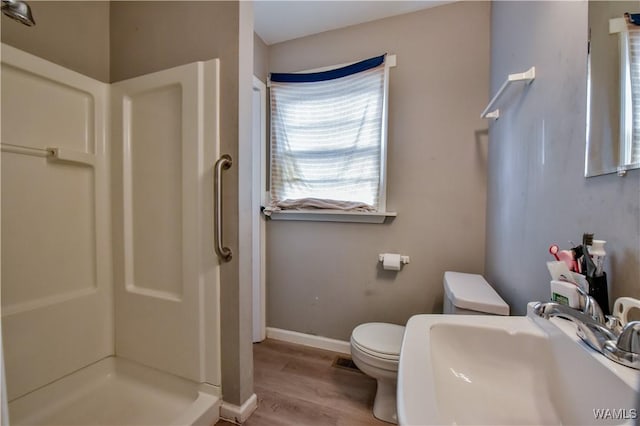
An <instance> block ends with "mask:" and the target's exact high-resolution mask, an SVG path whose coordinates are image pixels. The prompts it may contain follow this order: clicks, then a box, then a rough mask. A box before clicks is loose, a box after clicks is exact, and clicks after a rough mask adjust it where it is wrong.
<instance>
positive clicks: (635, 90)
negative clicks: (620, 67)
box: [623, 30, 640, 164]
mask: <svg viewBox="0 0 640 426" xmlns="http://www.w3.org/2000/svg"><path fill="white" fill-rule="evenodd" d="M628 37H629V41H628V55H629V58H628V59H629V61H628V64H629V70H628V72H629V74H628V86H627V89H626V90H627V93H628V95H629V96H628V98H629V99H630V103H631V108H630V111H629V112H628V113H629V114H630V117H629V118H630V120H628V123H626V126H625V127H626V131H625V133H627V135H628V136H627V138H625V139H626V143H625V144H624V145H625V146H624V148H623V157H624V158H623V161H624V164H633V163H640V31H639V30H633V31H629V32H628Z"/></svg>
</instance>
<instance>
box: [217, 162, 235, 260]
mask: <svg viewBox="0 0 640 426" xmlns="http://www.w3.org/2000/svg"><path fill="white" fill-rule="evenodd" d="M232 165H233V161H232V160H231V156H230V155H228V154H224V155H223V156H222V157H220V159H219V160H218V161H216V165H215V167H214V176H213V198H214V200H215V206H214V208H213V221H214V230H213V239H214V244H215V249H216V254H217V255H218V257H219V258H220V260H222V261H223V262H228V261H230V260H231V249H230V248H229V247H223V246H222V171H223V170H227V169H229V168H230V167H231V166H232Z"/></svg>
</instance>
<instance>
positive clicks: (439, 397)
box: [398, 315, 640, 425]
mask: <svg viewBox="0 0 640 426" xmlns="http://www.w3.org/2000/svg"><path fill="white" fill-rule="evenodd" d="M639 385H640V373H639V372H638V371H636V370H633V369H630V368H627V367H624V366H621V365H618V364H616V363H614V362H612V361H609V360H608V359H606V358H605V357H604V356H603V355H601V354H599V353H597V352H596V351H594V350H592V349H591V348H589V347H588V346H586V345H585V344H583V343H582V342H581V341H580V340H579V339H578V338H577V337H576V336H575V326H574V325H573V324H572V323H570V322H567V321H565V320H560V319H552V320H551V321H549V320H546V319H542V318H535V319H534V318H528V317H498V316H480V315H478V316H476V315H472V316H463V315H417V316H414V317H412V318H411V319H410V320H409V322H408V323H407V327H406V331H405V336H404V341H403V344H402V351H401V354H400V367H399V371H398V420H399V423H400V424H401V425H435V424H437V425H441V424H450V425H592V424H593V425H609V424H633V422H634V417H636V415H637V414H640V412H638V411H637V410H636V409H637V403H638V401H636V394H637V390H638V389H639V388H640V386H639ZM594 410H599V411H598V413H599V415H600V416H601V417H605V418H604V419H596V413H595V412H594ZM606 410H609V411H606Z"/></svg>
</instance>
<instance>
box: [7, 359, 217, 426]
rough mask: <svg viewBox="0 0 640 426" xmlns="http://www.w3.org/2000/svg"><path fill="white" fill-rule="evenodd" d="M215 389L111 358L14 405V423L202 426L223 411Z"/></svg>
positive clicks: (215, 419) (30, 394)
mask: <svg viewBox="0 0 640 426" xmlns="http://www.w3.org/2000/svg"><path fill="white" fill-rule="evenodd" d="M216 393H217V392H216V388H215V387H213V386H208V385H199V384H196V383H193V382H190V381H188V380H185V379H181V378H179V377H176V376H173V375H170V374H167V373H163V372H161V371H158V370H154V369H151V368H148V367H144V366H142V365H139V364H136V363H133V362H131V361H127V360H125V359H121V358H118V357H109V358H105V359H103V360H101V361H98V362H96V363H95V364H92V365H89V366H88V367H85V368H83V369H81V370H78V371H76V372H75V373H73V374H70V375H68V376H65V377H63V378H61V379H59V380H57V381H55V382H53V383H50V384H49V385H47V386H44V387H42V388H40V389H38V390H36V391H33V392H31V393H29V394H26V395H24V396H22V397H20V398H17V399H15V400H13V401H11V402H10V403H9V416H10V418H9V420H10V422H11V424H12V425H66V426H74V425H77V426H88V425H110V426H125V425H126V426H129V425H153V426H156V425H157V426H160V425H203V426H211V425H213V424H214V423H215V422H216V421H217V420H218V416H219V413H220V399H219V398H218V396H216Z"/></svg>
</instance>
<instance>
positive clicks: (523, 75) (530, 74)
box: [480, 67, 536, 120]
mask: <svg viewBox="0 0 640 426" xmlns="http://www.w3.org/2000/svg"><path fill="white" fill-rule="evenodd" d="M535 79H536V67H531V68H529V69H528V70H526V71H525V72H519V73H516V74H509V76H508V77H507V80H506V81H505V82H504V83H502V86H500V88H499V89H498V92H497V93H496V94H495V95H494V96H493V98H491V100H490V101H489V105H487V107H486V108H485V109H484V111H482V113H481V114H480V118H493V119H494V120H497V119H498V118H500V110H499V109H496V110H493V111H491V108H492V107H493V105H494V104H495V103H496V102H498V99H500V96H502V94H503V93H504V91H505V90H506V89H507V87H509V85H511V83H514V82H516V81H524V82H525V84H530V83H531V82H532V81H533V80H535ZM489 111H491V112H489Z"/></svg>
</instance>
